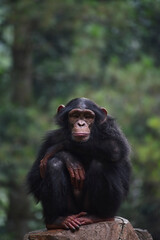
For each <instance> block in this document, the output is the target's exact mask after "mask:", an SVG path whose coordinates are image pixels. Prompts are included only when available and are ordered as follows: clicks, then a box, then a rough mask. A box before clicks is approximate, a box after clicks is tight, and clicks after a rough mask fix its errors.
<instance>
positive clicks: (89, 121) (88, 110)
mask: <svg viewBox="0 0 160 240" xmlns="http://www.w3.org/2000/svg"><path fill="white" fill-rule="evenodd" d="M106 118H107V111H106V109H105V108H101V107H99V106H98V105H97V104H95V103H94V102H92V101H91V100H89V99H87V98H76V99H73V100H71V101H70V102H69V103H67V105H66V106H64V105H60V106H59V107H58V110H57V115H56V120H57V123H58V124H59V125H61V126H62V127H63V128H65V129H69V131H70V133H71V138H72V140H74V141H76V142H86V141H88V140H89V138H90V135H91V132H92V129H93V126H94V125H100V124H102V123H103V122H105V121H106Z"/></svg>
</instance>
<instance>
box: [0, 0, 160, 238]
mask: <svg viewBox="0 0 160 240" xmlns="http://www.w3.org/2000/svg"><path fill="white" fill-rule="evenodd" d="M81 96H84V97H88V98H90V99H92V100H93V101H95V102H96V103H97V104H99V105H100V106H102V107H106V109H107V110H108V112H109V114H110V115H112V116H114V117H115V118H116V119H117V121H118V123H119V125H120V126H121V127H122V129H123V131H124V132H125V134H126V136H127V138H128V139H129V142H130V143H131V146H132V164H133V174H132V184H131V190H130V195H129V197H128V199H127V201H126V202H125V203H124V204H123V206H122V208H121V210H120V212H119V213H118V214H119V215H120V216H123V217H125V218H127V219H129V221H130V222H131V223H132V224H133V226H134V227H138V228H143V229H148V231H149V232H150V233H151V234H152V235H153V238H154V240H159V239H160V0H154V1H153V0H118V1H114V0H112V1H109V0H108V1H105V0H81V1H78V0H63V1H56V0H45V1H44V0H41V1H39V0H34V1H32V0H14V1H12V0H0V236H1V239H3V240H22V239H23V235H24V234H25V233H26V232H28V231H32V230H35V229H40V228H44V225H43V220H42V214H41V206H40V204H38V205H36V204H35V202H34V200H33V198H32V197H30V196H27V194H26V187H25V178H26V174H27V172H28V170H29V168H30V167H31V165H32V163H33V161H34V160H35V157H36V153H37V151H38V147H39V145H40V143H41V140H42V138H43V136H44V134H45V132H46V131H48V130H49V129H53V128H56V126H55V124H54V121H53V117H54V115H55V113H56V109H57V107H58V105H59V104H65V103H66V102H67V101H69V100H71V99H72V98H75V97H81Z"/></svg>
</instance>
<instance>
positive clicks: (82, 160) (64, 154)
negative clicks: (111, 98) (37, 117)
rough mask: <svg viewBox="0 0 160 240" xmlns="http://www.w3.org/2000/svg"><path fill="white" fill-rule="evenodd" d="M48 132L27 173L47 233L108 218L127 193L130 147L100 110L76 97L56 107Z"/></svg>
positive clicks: (114, 124) (110, 120) (112, 121)
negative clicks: (38, 203)
mask: <svg viewBox="0 0 160 240" xmlns="http://www.w3.org/2000/svg"><path fill="white" fill-rule="evenodd" d="M56 122H57V123H58V124H59V125H60V129H58V130H54V131H51V132H50V133H49V134H47V137H46V139H45V141H44V143H43V144H42V146H41V148H40V152H39V154H38V158H37V160H36V161H35V163H34V164H33V166H32V168H31V170H30V172H29V174H28V178H27V181H28V185H29V189H30V192H31V193H33V195H34V196H35V198H36V199H37V200H38V201H41V203H42V206H43V215H44V219H45V223H46V227H47V228H48V229H54V228H64V229H71V230H76V229H78V228H79V227H80V226H81V225H84V224H90V223H94V222H99V221H103V220H107V219H114V216H115V214H116V213H117V211H118V209H119V207H120V204H121V202H122V200H123V199H124V198H125V197H126V195H127V192H128V189H129V178H130V172H131V171H130V170H131V166H130V161H129V153H130V147H129V144H128V142H127V139H126V138H125V136H124V135H123V133H122V132H121V130H120V129H119V128H118V126H117V125H116V123H115V120H114V119H113V118H112V117H111V116H109V115H107V111H106V110H105V109H104V108H101V107H99V106H98V105H96V104H95V103H94V102H92V101H90V100H89V99H86V98H76V99H74V100H72V101H70V102H69V103H68V104H67V105H66V106H64V105H61V106H59V108H58V111H57V115H56Z"/></svg>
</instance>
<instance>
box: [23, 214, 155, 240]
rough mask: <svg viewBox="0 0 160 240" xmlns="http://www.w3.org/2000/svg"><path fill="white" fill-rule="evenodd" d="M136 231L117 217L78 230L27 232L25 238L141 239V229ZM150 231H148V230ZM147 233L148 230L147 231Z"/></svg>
mask: <svg viewBox="0 0 160 240" xmlns="http://www.w3.org/2000/svg"><path fill="white" fill-rule="evenodd" d="M136 231H137V233H138V235H137V234H136V232H135V231H134V229H133V227H132V225H131V224H130V223H129V221H128V220H126V219H124V218H121V217H116V218H115V221H106V222H100V223H95V224H90V225H84V226H81V227H80V229H79V230H78V231H75V232H71V231H70V230H61V229H59V230H49V231H47V230H45V229H44V230H39V231H34V232H30V233H28V234H26V235H25V236H24V240H86V239H87V240H94V239H95V240H123V239H127V240H139V239H148V240H151V239H152V238H147V235H145V236H146V238H139V237H138V236H139V232H138V231H139V230H136ZM147 233H148V232H147ZM145 234H146V232H145Z"/></svg>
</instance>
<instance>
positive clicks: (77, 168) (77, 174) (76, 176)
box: [57, 151, 85, 190]
mask: <svg viewBox="0 0 160 240" xmlns="http://www.w3.org/2000/svg"><path fill="white" fill-rule="evenodd" d="M57 156H58V157H60V158H61V159H63V161H64V163H65V164H66V167H67V169H68V172H69V175H70V179H71V184H72V185H73V188H74V189H76V190H82V188H83V184H84V180H85V170H84V168H83V165H82V164H81V163H80V162H79V161H78V160H77V159H76V157H75V156H74V155H73V154H71V153H69V152H67V151H61V152H59V153H58V155H57Z"/></svg>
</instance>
